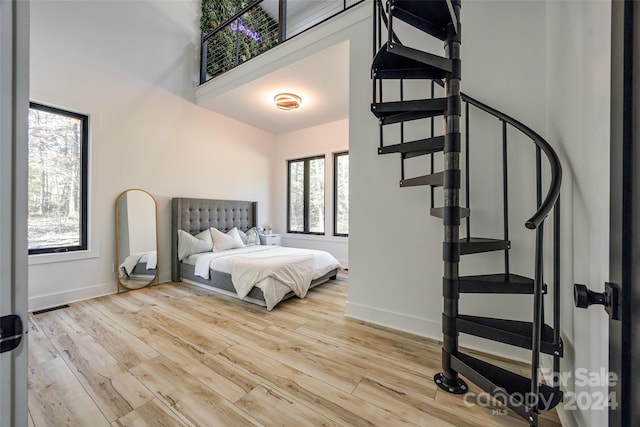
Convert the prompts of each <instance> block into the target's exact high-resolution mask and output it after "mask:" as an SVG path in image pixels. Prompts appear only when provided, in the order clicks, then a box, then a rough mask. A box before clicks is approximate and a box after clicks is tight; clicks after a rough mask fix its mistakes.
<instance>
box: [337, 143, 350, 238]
mask: <svg viewBox="0 0 640 427" xmlns="http://www.w3.org/2000/svg"><path fill="white" fill-rule="evenodd" d="M333 234H334V235H335V236H345V237H346V236H348V235H349V152H348V151H345V152H341V153H334V154H333Z"/></svg>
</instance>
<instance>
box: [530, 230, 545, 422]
mask: <svg viewBox="0 0 640 427" xmlns="http://www.w3.org/2000/svg"><path fill="white" fill-rule="evenodd" d="M543 239H544V222H542V223H541V224H540V225H539V226H538V228H537V229H536V254H535V280H534V291H533V292H534V295H533V325H532V327H533V330H532V333H531V337H532V349H531V395H530V396H529V399H531V400H528V401H527V402H526V403H527V404H529V403H534V404H535V405H536V408H531V415H530V418H529V421H530V422H531V423H532V424H533V423H537V405H538V403H540V393H539V392H540V384H539V383H540V377H539V371H538V368H539V366H540V339H541V335H542V297H543V294H542V283H543V281H544V278H543V275H542V265H543V262H544V260H543V257H544V245H543ZM534 425H537V424H534Z"/></svg>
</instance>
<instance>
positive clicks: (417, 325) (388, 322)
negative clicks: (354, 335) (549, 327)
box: [345, 302, 530, 362]
mask: <svg viewBox="0 0 640 427" xmlns="http://www.w3.org/2000/svg"><path fill="white" fill-rule="evenodd" d="M345 315H346V316H347V317H350V318H353V319H357V320H362V321H364V322H368V323H373V324H376V325H380V326H384V327H387V328H391V329H397V330H399V331H403V332H409V333H411V334H415V335H419V336H422V337H425V338H431V339H433V340H436V341H442V326H441V324H440V322H436V321H433V320H429V319H425V318H421V317H414V316H408V315H406V314H403V313H397V312H392V311H387V310H382V309H379V308H376V307H369V306H365V305H361V304H354V303H351V302H347V307H346V313H345ZM463 338H464V339H461V340H460V341H461V342H460V346H461V347H464V348H468V349H471V350H476V351H480V352H483V353H485V354H488V355H492V356H497V357H502V358H505V359H509V360H514V361H518V362H529V361H530V359H529V356H528V352H527V350H521V349H518V348H513V347H510V346H507V345H506V344H501V343H496V342H492V341H488V340H483V339H482V338H477V337H471V336H464V337H463Z"/></svg>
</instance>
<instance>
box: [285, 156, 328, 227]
mask: <svg viewBox="0 0 640 427" xmlns="http://www.w3.org/2000/svg"><path fill="white" fill-rule="evenodd" d="M288 169H289V172H288V190H287V195H288V197H287V231H288V232H289V233H303V234H324V220H325V217H324V156H316V157H307V158H304V159H297V160H289V161H288Z"/></svg>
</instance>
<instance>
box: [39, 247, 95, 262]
mask: <svg viewBox="0 0 640 427" xmlns="http://www.w3.org/2000/svg"><path fill="white" fill-rule="evenodd" d="M99 256H100V255H99V253H98V251H97V250H92V249H89V250H86V251H72V252H62V253H51V254H34V255H29V265H40V264H52V263H56V262H67V261H79V260H83V259H92V258H98V257H99Z"/></svg>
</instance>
